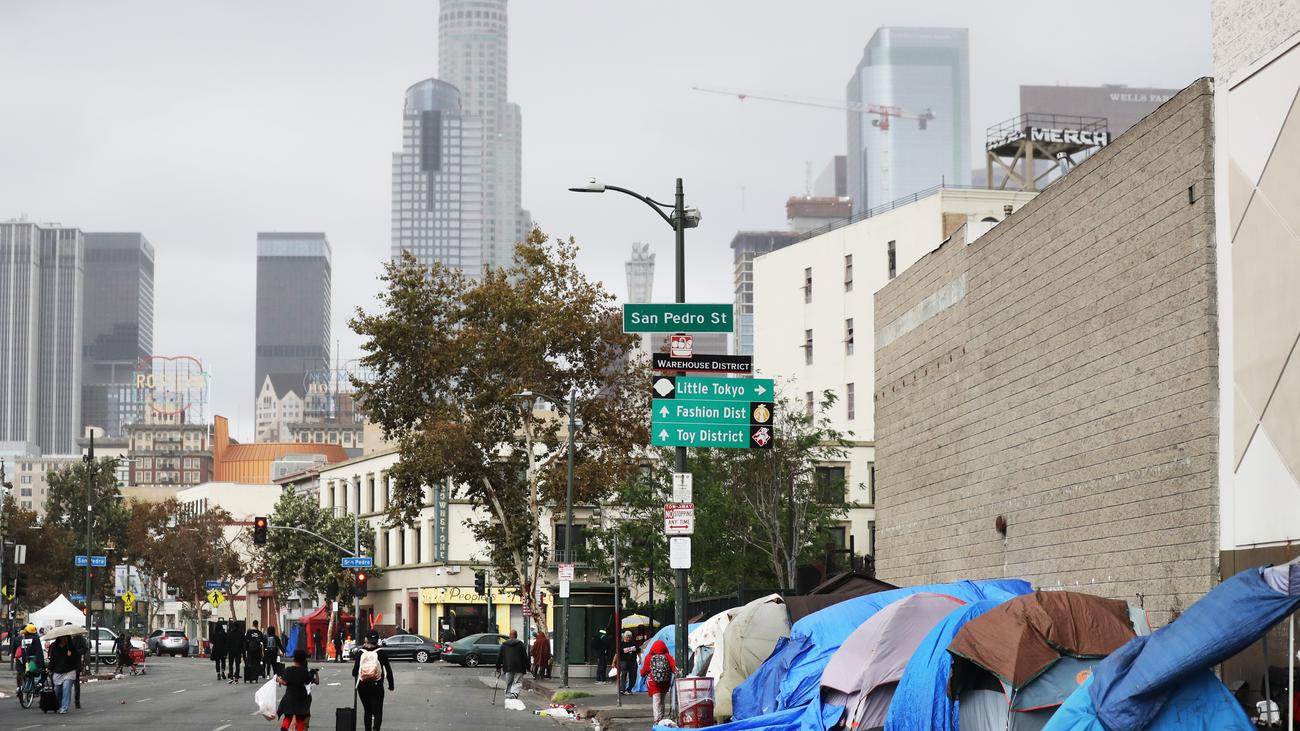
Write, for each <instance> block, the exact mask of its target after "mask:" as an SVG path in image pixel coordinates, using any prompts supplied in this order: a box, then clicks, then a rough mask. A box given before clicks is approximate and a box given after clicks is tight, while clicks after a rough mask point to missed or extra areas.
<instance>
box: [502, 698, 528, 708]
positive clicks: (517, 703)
mask: <svg viewBox="0 0 1300 731" xmlns="http://www.w3.org/2000/svg"><path fill="white" fill-rule="evenodd" d="M502 705H504V706H505V709H506V710H507V711H522V710H524V702H523V701H521V700H519V699H518V698H507V699H506V700H505V703H503V704H502Z"/></svg>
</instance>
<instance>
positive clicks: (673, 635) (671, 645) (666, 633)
mask: <svg viewBox="0 0 1300 731" xmlns="http://www.w3.org/2000/svg"><path fill="white" fill-rule="evenodd" d="M701 624H704V623H703V622H696V623H695V624H688V625H686V633H687V636H688V637H689V636H690V633H691V632H694V631H695V628H696V627H699V626H700V625H701ZM655 640H663V641H664V644H665V645H668V654H669V655H672V656H673V660H674V661H676V659H677V625H675V624H670V625H666V626H664V627H660V628H659V631H658V632H656V633H655V636H654V637H651V638H650V639H648V640H646V641H645V644H643V645H641V654H640V655H638V656H637V659H636V671H637V673H640V672H641V665H642V663H644V662H645V656H646V653H647V652H650V648H651V647H654V646H655ZM689 670H690V668H686V669H685V670H683V669H682V668H677V677H679V678H680V677H682V676H683V673H685V672H688V671H689ZM632 690H634V691H636V692H638V693H644V692H646V687H645V678H644V677H641V676H640V675H638V676H637V679H636V687H635V688H633V689H632Z"/></svg>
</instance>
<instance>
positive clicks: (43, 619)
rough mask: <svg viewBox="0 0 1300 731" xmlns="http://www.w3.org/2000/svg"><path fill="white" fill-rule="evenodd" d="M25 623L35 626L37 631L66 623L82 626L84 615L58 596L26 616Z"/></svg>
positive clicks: (65, 599) (62, 597) (73, 605)
mask: <svg viewBox="0 0 1300 731" xmlns="http://www.w3.org/2000/svg"><path fill="white" fill-rule="evenodd" d="M27 621H28V623H30V624H34V625H36V628H37V629H49V628H51V627H62V626H63V625H65V624H67V623H68V622H71V623H73V624H80V625H84V624H85V623H86V615H85V614H82V613H81V610H80V609H78V608H77V605H75V604H73V603H72V602H70V601H68V598H67V597H66V596H64V595H62V594H60V595H58V596H57V597H55V599H54V601H52V602H50V603H49V604H46V605H45V606H43V607H41V608H40V609H37V610H36V611H34V612H32V613H31V614H28V615H27Z"/></svg>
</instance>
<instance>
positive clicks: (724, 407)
mask: <svg viewBox="0 0 1300 731" xmlns="http://www.w3.org/2000/svg"><path fill="white" fill-rule="evenodd" d="M651 404H652V405H651V408H650V417H651V422H652V423H653V425H654V426H655V427H659V426H662V425H665V424H689V425H700V424H709V425H714V426H718V425H723V424H745V425H748V424H760V425H761V424H768V425H771V423H772V413H773V410H772V402H771V401H751V402H749V403H730V402H727V401H703V400H695V399H655V400H654V401H652V402H651Z"/></svg>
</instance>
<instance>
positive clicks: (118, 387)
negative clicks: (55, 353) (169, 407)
mask: <svg viewBox="0 0 1300 731" xmlns="http://www.w3.org/2000/svg"><path fill="white" fill-rule="evenodd" d="M153 265H154V252H153V246H152V245H150V243H149V241H148V239H146V238H145V237H144V235H143V234H139V233H86V234H85V275H84V281H85V285H84V295H83V299H82V308H81V311H82V330H81V359H82V360H81V426H82V427H83V428H84V427H87V426H97V427H100V428H102V429H103V430H104V433H105V434H106V435H107V436H109V437H122V436H125V435H126V432H125V431H123V427H125V426H126V425H127V424H130V423H134V422H136V421H139V420H140V419H141V417H142V411H143V406H144V404H143V402H142V400H141V399H140V398H139V397H138V395H137V393H136V388H135V385H134V383H133V381H134V375H135V373H136V371H137V369H139V367H140V362H141V360H142V359H147V358H148V356H149V355H150V354H151V353H152V352H153Z"/></svg>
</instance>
